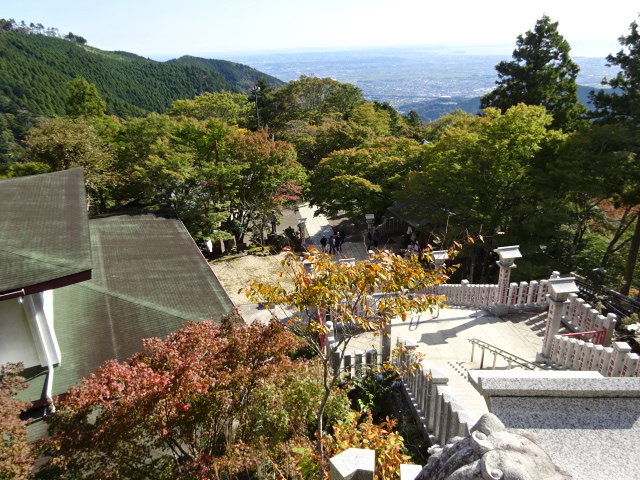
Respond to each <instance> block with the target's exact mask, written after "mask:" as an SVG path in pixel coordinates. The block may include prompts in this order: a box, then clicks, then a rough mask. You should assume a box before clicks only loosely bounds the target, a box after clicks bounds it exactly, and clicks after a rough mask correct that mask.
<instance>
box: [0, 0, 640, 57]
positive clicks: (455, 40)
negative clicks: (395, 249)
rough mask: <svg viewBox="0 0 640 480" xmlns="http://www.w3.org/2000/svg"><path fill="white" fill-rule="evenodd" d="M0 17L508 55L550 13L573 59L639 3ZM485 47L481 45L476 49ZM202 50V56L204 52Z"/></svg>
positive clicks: (369, 2) (146, 40) (428, 4)
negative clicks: (458, 48)
mask: <svg viewBox="0 0 640 480" xmlns="http://www.w3.org/2000/svg"><path fill="white" fill-rule="evenodd" d="M0 6H1V8H0V12H1V13H0V16H1V18H5V19H9V18H13V19H14V20H16V21H18V22H20V21H22V20H24V21H25V22H26V23H27V24H29V23H31V22H33V23H41V24H43V25H44V26H45V27H55V28H58V30H59V32H60V33H68V32H73V33H74V34H76V35H80V36H82V37H84V38H86V39H87V43H88V44H89V45H92V46H94V47H97V48H100V49H103V50H126V51H129V52H132V53H137V54H139V55H143V56H146V57H151V58H162V59H164V58H167V57H168V56H170V57H177V56H181V55H186V54H190V55H200V56H208V57H214V54H215V57H214V58H226V59H231V60H232V59H233V53H232V52H242V53H253V52H259V51H262V50H271V51H273V50H275V51H286V50H290V49H314V50H334V49H336V48H339V47H362V46H396V45H475V46H485V45H486V46H488V47H490V52H489V53H500V54H502V53H505V54H506V55H507V56H510V54H511V52H512V51H513V48H514V46H515V41H516V37H517V36H518V35H519V34H522V33H524V32H526V31H527V30H531V29H532V28H533V26H534V25H535V22H536V20H537V19H539V18H541V17H542V15H543V14H545V13H546V14H547V15H549V16H550V17H551V19H552V20H553V21H557V22H559V31H560V33H561V34H562V35H563V36H564V37H565V39H566V40H567V41H568V42H569V44H570V45H571V47H572V55H573V56H596V57H603V56H606V55H607V54H609V53H614V52H617V51H618V50H620V46H619V44H618V42H617V39H618V37H620V36H621V35H626V34H627V33H628V32H629V24H630V23H631V22H632V21H634V20H636V19H637V18H638V13H639V12H640V3H638V2H637V0H617V1H611V2H608V3H604V2H584V1H578V0H532V1H528V2H517V1H514V0H484V1H479V0H458V1H447V0H438V1H433V0H393V1H391V0H385V1H381V0H320V1H317V2H311V1H308V0H270V1H269V0H261V1H259V0H239V1H238V0H183V1H182V2H177V1H172V0H154V1H147V0H110V1H104V0H103V1H100V2H95V1H92V0H0ZM473 51H478V52H479V53H484V50H483V51H480V50H478V49H473ZM203 54H204V55H203Z"/></svg>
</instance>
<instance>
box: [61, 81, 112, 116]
mask: <svg viewBox="0 0 640 480" xmlns="http://www.w3.org/2000/svg"><path fill="white" fill-rule="evenodd" d="M106 106H107V104H106V102H105V101H104V100H103V99H102V97H101V96H100V94H99V93H98V89H97V88H96V86H95V85H94V84H93V83H89V82H87V81H86V80H85V79H84V78H83V77H77V78H75V79H74V80H71V81H70V82H69V98H68V99H67V115H68V116H70V117H72V118H77V117H96V116H100V115H104V111H105V108H106Z"/></svg>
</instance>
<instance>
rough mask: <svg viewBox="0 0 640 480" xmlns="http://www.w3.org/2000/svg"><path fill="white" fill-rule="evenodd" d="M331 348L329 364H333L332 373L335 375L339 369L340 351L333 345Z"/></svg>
mask: <svg viewBox="0 0 640 480" xmlns="http://www.w3.org/2000/svg"><path fill="white" fill-rule="evenodd" d="M331 349H332V352H331V364H332V365H333V373H334V375H337V374H338V372H339V371H340V352H339V351H338V350H337V349H336V348H335V346H332V348H331Z"/></svg>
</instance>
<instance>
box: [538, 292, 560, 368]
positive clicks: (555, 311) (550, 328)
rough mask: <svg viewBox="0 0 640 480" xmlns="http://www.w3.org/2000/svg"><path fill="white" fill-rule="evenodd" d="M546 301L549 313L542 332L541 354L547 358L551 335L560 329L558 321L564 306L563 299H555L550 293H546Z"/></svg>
mask: <svg viewBox="0 0 640 480" xmlns="http://www.w3.org/2000/svg"><path fill="white" fill-rule="evenodd" d="M547 301H548V302H549V313H548V314H547V328H546V329H545V332H544V341H543V342H542V354H543V355H544V356H545V357H546V358H549V355H550V354H551V343H552V342H553V337H554V336H555V335H556V334H557V333H558V331H559V330H560V323H561V322H562V310H563V307H564V303H565V302H563V301H560V302H558V301H556V300H554V298H553V297H552V296H551V295H547Z"/></svg>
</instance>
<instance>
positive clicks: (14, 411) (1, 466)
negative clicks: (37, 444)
mask: <svg viewBox="0 0 640 480" xmlns="http://www.w3.org/2000/svg"><path fill="white" fill-rule="evenodd" d="M22 369H23V367H22V364H10V363H7V364H6V365H3V366H2V367H1V368H0V439H1V441H0V479H2V480H26V479H27V478H31V468H32V465H33V461H34V457H33V455H32V453H31V447H30V445H29V443H27V426H26V422H24V421H23V420H20V412H22V411H23V410H25V409H26V406H27V405H26V404H25V403H24V402H21V401H20V400H18V399H17V398H16V394H17V393H18V392H19V391H20V390H23V389H24V388H26V386H27V385H26V384H25V379H24V378H22V377H21V376H20V375H19V374H20V372H21V371H22Z"/></svg>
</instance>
